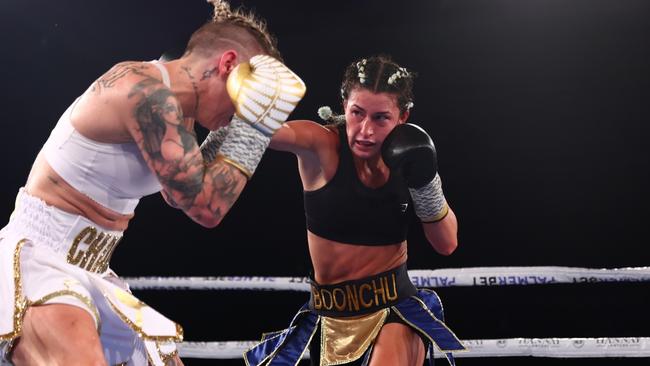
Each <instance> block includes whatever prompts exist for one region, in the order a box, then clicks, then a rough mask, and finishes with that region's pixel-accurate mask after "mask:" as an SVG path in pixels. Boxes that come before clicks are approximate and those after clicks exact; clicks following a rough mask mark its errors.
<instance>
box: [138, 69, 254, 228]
mask: <svg viewBox="0 0 650 366" xmlns="http://www.w3.org/2000/svg"><path fill="white" fill-rule="evenodd" d="M186 71H189V70H186ZM193 85H195V83H194V81H193ZM128 98H129V99H134V100H135V107H134V110H133V116H134V118H135V121H136V125H137V132H136V133H135V135H134V138H135V140H136V142H137V144H138V145H139V146H140V148H141V149H142V150H143V151H144V152H145V154H144V155H145V160H146V161H147V163H148V164H149V165H150V166H151V167H152V168H153V169H154V171H155V172H156V174H157V176H158V179H159V180H160V183H161V184H162V185H163V187H164V191H165V195H166V197H167V200H168V202H169V203H170V204H171V205H172V206H174V207H177V208H180V209H182V210H184V211H185V212H186V213H187V214H188V215H190V216H191V217H192V218H193V219H195V220H197V221H199V222H201V218H203V216H207V215H210V216H212V217H214V218H216V219H218V220H221V218H222V217H223V215H225V213H226V212H228V210H230V207H232V205H233V204H234V203H235V201H236V200H237V198H238V197H239V194H240V193H241V191H242V190H243V188H244V185H245V184H246V179H245V178H244V177H243V176H242V175H241V173H240V172H239V171H238V170H237V169H236V168H233V167H231V166H230V165H228V164H224V163H218V164H212V165H210V166H208V167H206V166H205V165H204V160H203V156H202V154H201V150H200V149H199V146H198V143H197V141H196V135H195V134H194V131H193V130H191V129H189V130H188V127H186V124H185V123H183V122H184V118H183V112H182V110H181V107H180V104H179V102H178V100H177V99H176V98H175V96H174V95H173V93H172V92H171V91H170V90H169V89H168V88H167V87H165V86H163V85H162V84H161V83H160V81H159V80H156V79H153V78H151V77H146V78H144V79H143V80H141V81H140V82H138V83H136V84H135V85H134V86H133V87H132V88H131V91H130V92H129V94H128ZM197 101H198V95H197Z"/></svg>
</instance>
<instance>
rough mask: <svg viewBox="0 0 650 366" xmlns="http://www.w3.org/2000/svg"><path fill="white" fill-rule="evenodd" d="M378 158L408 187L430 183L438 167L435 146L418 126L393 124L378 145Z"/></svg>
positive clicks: (418, 186) (417, 186)
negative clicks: (394, 125) (395, 172)
mask: <svg viewBox="0 0 650 366" xmlns="http://www.w3.org/2000/svg"><path fill="white" fill-rule="evenodd" d="M381 157H382V158H383V159H384V163H386V165H387V166H388V168H390V170H391V171H399V172H400V174H402V176H403V177H404V180H405V181H406V185H408V186H409V188H420V187H422V186H424V185H425V184H427V183H429V182H431V181H432V180H433V177H435V175H436V172H437V170H438V159H437V156H436V148H435V146H434V145H433V141H432V140H431V137H429V135H428V134H427V133H426V132H425V131H424V130H423V129H422V128H421V127H419V126H416V125H414V124H410V123H404V124H400V125H397V126H396V127H395V128H394V129H393V130H392V131H391V132H390V133H389V134H388V136H386V139H385V140H384V143H383V144H382V145H381Z"/></svg>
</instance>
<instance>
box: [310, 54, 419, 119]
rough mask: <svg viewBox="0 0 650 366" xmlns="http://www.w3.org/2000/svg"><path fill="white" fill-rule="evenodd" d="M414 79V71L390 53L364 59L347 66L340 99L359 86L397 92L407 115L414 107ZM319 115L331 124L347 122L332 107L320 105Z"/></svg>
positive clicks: (380, 91)
mask: <svg viewBox="0 0 650 366" xmlns="http://www.w3.org/2000/svg"><path fill="white" fill-rule="evenodd" d="M414 78H415V73H414V72H413V71H411V70H407V69H406V68H404V67H401V66H400V65H398V64H397V63H396V62H395V61H393V60H392V59H391V58H390V56H385V55H378V56H371V57H367V58H362V59H359V60H357V61H355V62H352V63H351V64H350V65H348V67H346V69H345V72H344V73H343V81H342V83H341V98H342V99H343V100H344V101H345V100H347V99H348V98H349V97H350V93H351V92H352V90H354V89H357V88H361V89H367V90H369V91H371V92H373V93H390V94H394V95H395V96H396V97H397V105H398V108H399V111H400V113H401V114H404V113H406V112H407V111H409V110H410V109H411V108H412V107H413V79H414ZM318 115H319V116H320V117H321V119H323V120H325V121H327V122H329V123H331V124H335V125H338V124H341V123H345V116H344V115H342V114H340V115H337V114H334V113H332V110H331V108H330V107H321V108H320V109H319V110H318Z"/></svg>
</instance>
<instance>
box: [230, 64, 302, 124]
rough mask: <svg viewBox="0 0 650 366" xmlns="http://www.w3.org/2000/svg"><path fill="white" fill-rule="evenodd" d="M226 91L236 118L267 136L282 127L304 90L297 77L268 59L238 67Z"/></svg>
mask: <svg viewBox="0 0 650 366" xmlns="http://www.w3.org/2000/svg"><path fill="white" fill-rule="evenodd" d="M226 89H227V90H228V95H230V99H231V100H232V102H233V104H234V105H235V110H236V115H237V116H238V117H239V118H240V119H242V120H244V121H246V122H248V123H250V124H251V125H252V126H253V127H255V129H257V130H259V131H260V132H262V133H263V134H264V135H266V136H271V135H273V134H274V133H275V131H276V130H277V129H279V128H280V127H282V123H283V122H284V121H286V120H287V118H288V117H289V114H291V112H293V110H294V109H295V108H296V105H298V102H299V101H300V100H301V99H302V97H303V96H304V95H305V91H306V90H307V88H306V87H305V83H304V82H303V81H302V80H301V79H300V78H299V77H298V75H296V74H294V73H293V71H291V70H290V69H289V68H288V67H286V66H285V65H284V64H283V63H282V62H280V61H278V60H276V59H275V58H273V57H271V56H268V55H257V56H253V57H251V59H250V61H248V62H242V63H240V64H239V65H237V66H236V67H235V68H234V69H233V70H232V72H231V73H230V75H228V81H227V83H226Z"/></svg>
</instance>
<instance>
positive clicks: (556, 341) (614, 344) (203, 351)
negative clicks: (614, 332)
mask: <svg viewBox="0 0 650 366" xmlns="http://www.w3.org/2000/svg"><path fill="white" fill-rule="evenodd" d="M462 342H463V344H464V345H465V347H467V349H468V351H467V352H458V353H454V357H457V358H478V357H527V356H532V357H552V358H596V357H600V358H603V357H650V337H617V338H504V339H477V340H464V341H462ZM255 344H257V342H256V341H226V342H184V343H182V344H181V345H179V352H180V356H181V357H187V358H205V359H236V358H242V354H243V353H244V352H245V351H246V350H248V349H249V348H250V347H252V346H254V345H255ZM434 357H435V358H443V357H444V355H443V354H442V353H440V352H436V353H435V354H434ZM303 358H304V359H308V358H309V350H307V351H306V352H305V355H304V357H303Z"/></svg>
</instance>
